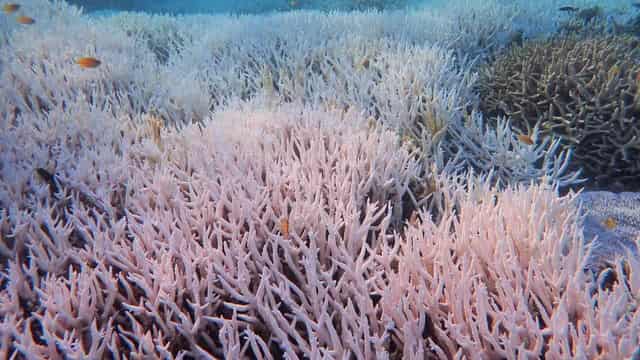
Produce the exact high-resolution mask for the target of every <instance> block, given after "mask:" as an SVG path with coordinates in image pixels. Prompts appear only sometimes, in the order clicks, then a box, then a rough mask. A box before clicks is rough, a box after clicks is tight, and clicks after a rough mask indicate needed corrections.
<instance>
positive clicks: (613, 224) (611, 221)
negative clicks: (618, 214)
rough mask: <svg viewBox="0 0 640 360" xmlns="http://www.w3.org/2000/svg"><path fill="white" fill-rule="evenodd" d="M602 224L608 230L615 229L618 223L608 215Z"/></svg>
mask: <svg viewBox="0 0 640 360" xmlns="http://www.w3.org/2000/svg"><path fill="white" fill-rule="evenodd" d="M603 224H604V226H606V228H607V229H609V230H613V229H615V227H616V226H617V225H618V223H617V222H616V219H614V218H612V217H611V216H609V217H608V218H607V220H605V221H604V222H603Z"/></svg>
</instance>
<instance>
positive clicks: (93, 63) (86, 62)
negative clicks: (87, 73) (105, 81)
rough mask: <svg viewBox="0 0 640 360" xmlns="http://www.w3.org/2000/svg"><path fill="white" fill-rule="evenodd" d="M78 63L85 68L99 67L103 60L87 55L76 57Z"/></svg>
mask: <svg viewBox="0 0 640 360" xmlns="http://www.w3.org/2000/svg"><path fill="white" fill-rule="evenodd" d="M76 64H78V65H80V67H82V68H85V69H93V68H97V67H98V66H100V64H102V62H101V61H100V60H98V59H96V58H94V57H90V56H86V57H81V58H78V59H76Z"/></svg>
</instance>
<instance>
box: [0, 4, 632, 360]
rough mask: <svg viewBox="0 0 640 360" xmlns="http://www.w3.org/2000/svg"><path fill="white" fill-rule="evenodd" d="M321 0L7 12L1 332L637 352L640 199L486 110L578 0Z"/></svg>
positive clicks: (250, 344) (287, 344)
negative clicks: (592, 181) (239, 10)
mask: <svg viewBox="0 0 640 360" xmlns="http://www.w3.org/2000/svg"><path fill="white" fill-rule="evenodd" d="M243 3H247V4H256V5H255V6H256V8H257V6H259V5H258V4H257V2H251V1H248V2H243ZM265 3H269V1H266V2H265ZM274 3H275V2H274ZM329 3H331V4H332V5H331V6H334V7H333V8H332V9H334V10H335V9H338V10H336V11H324V10H325V9H324V8H322V6H325V5H322V6H321V5H320V4H319V3H318V1H315V0H313V1H312V0H308V1H305V0H300V1H295V4H293V3H292V2H279V3H278V4H276V5H274V8H273V9H276V10H277V9H280V10H283V11H282V12H277V13H274V12H269V13H263V14H253V15H241V16H236V15H225V14H215V15H214V14H209V15H205V14H198V15H180V16H173V15H150V14H147V13H132V12H121V13H120V12H115V13H114V14H112V15H109V16H94V15H92V14H87V13H84V12H83V11H82V10H80V9H79V8H76V7H74V6H71V5H69V4H68V3H66V2H64V1H54V2H50V1H45V0H25V1H20V2H19V7H17V8H15V10H13V11H4V12H3V13H2V14H0V129H1V131H0V272H1V274H2V276H0V358H3V359H4V358H8V359H11V358H16V359H21V358H25V359H63V358H64V359H66V358H69V359H280V358H288V359H425V358H428V359H498V358H506V359H538V358H546V359H568V358H579V359H583V358H584V359H595V358H603V359H605V358H606V359H623V358H634V356H635V357H637V356H638V350H637V349H639V348H640V339H639V336H640V333H638V331H637V329H640V310H639V309H640V308H639V307H638V300H639V298H638V294H639V293H640V275H639V274H640V261H639V260H638V257H637V252H635V253H634V252H633V247H632V246H631V245H630V244H631V243H633V241H634V240H630V238H628V236H627V235H629V234H633V230H634V229H635V228H634V226H635V225H634V224H635V222H634V220H633V219H637V207H636V208H635V209H636V210H633V209H634V208H633V206H635V203H633V202H628V203H625V205H624V206H622V207H616V211H615V212H612V213H608V212H607V211H609V210H611V209H612V207H611V206H609V207H607V206H604V205H603V207H602V209H604V210H598V209H600V208H598V207H597V206H596V205H592V207H591V210H592V212H591V213H587V214H586V215H585V214H584V213H583V212H581V211H580V210H581V209H582V207H585V206H591V205H587V203H586V202H579V201H578V200H579V199H580V198H579V197H578V196H577V195H576V193H575V192H574V191H573V190H575V189H578V188H579V186H581V184H582V183H584V182H585V181H588V179H585V178H584V177H583V176H582V174H581V173H580V172H579V171H572V170H570V169H571V167H570V166H569V165H568V164H570V163H571V160H572V151H571V150H570V149H564V148H561V147H560V146H559V145H558V141H557V139H554V138H548V137H543V136H541V132H540V129H539V128H537V127H534V126H532V128H531V129H527V130H529V131H526V132H525V131H524V130H523V129H518V130H515V129H512V128H511V125H510V124H511V122H510V119H509V118H491V117H490V116H489V115H487V114H483V113H481V112H480V110H479V109H480V108H481V106H479V102H480V101H481V99H480V97H479V94H478V91H477V84H478V75H477V72H478V66H479V65H481V64H484V63H486V62H487V61H490V60H491V59H492V58H493V57H494V56H495V54H497V53H500V52H502V51H504V50H506V49H507V48H508V47H512V46H517V44H519V43H522V42H526V41H529V39H535V38H540V37H545V36H549V34H552V33H555V32H556V30H558V26H559V25H558V24H560V23H561V21H563V19H567V17H570V16H577V15H572V14H577V13H579V11H569V12H567V11H559V10H558V4H556V2H554V1H551V0H549V1H546V0H545V1H540V2H530V1H520V0H518V1H502V0H489V1H468V0H449V1H446V2H440V1H436V2H433V3H432V2H429V3H428V4H426V3H425V4H422V5H420V6H417V5H416V4H414V3H412V2H403V1H396V2H394V3H395V5H394V7H392V8H389V3H387V2H383V1H377V0H376V1H356V2H354V1H351V0H332V1H331V2H323V4H329ZM551 3H553V4H551ZM581 3H582V2H581ZM17 4H18V3H16V5H17ZM625 4H626V5H625ZM3 5H4V6H5V8H4V9H7V7H6V6H8V5H6V4H3ZM183 5H184V4H183ZM398 5H401V6H398ZM405 5H407V6H408V5H416V6H414V7H411V8H405ZM579 5H580V9H582V8H583V5H582V4H579ZM610 5H611V9H618V10H617V11H618V12H615V11H613V10H611V9H610V8H609V7H604V6H603V8H602V10H601V11H602V12H603V14H606V15H611V16H620V18H618V20H619V23H620V24H623V23H624V21H625V19H626V18H625V16H627V17H629V16H628V15H624V14H621V15H620V14H619V15H615V14H618V13H619V12H620V11H621V10H619V9H624V6H627V8H628V7H629V6H628V4H627V3H626V2H625V3H624V4H623V2H621V0H620V1H619V0H612V1H611V4H610ZM618 5H620V6H618ZM623 5H624V6H623ZM260 6H266V5H260ZM326 6H329V5H326ZM576 6H578V5H576ZM607 6H609V4H608V5H607ZM585 7H586V5H585ZM11 8H13V7H11ZM353 9H355V10H357V11H344V10H353ZM372 9H373V10H372ZM27 15H30V16H33V17H34V19H36V21H35V22H34V23H32V24H30V25H29V26H22V25H21V24H19V23H17V22H16V19H15V18H16V17H17V16H27ZM599 16H600V15H598V16H596V17H595V18H593V19H590V20H589V22H588V24H587V25H585V26H597V24H599V23H595V22H597V21H599V20H598V19H599V18H600V17H599ZM605 19H606V16H605ZM583 23H584V21H583ZM603 31H604V30H603ZM514 34H515V35H514ZM515 38H517V39H516V40H514V39H515ZM81 58H85V59H84V60H82V61H80V63H78V60H79V59H81ZM94 60H95V61H94ZM98 62H99V63H98ZM83 64H84V65H83ZM630 96H633V94H631V95H630ZM629 121H630V120H629ZM629 123H630V122H629ZM633 131H637V129H635V128H633V127H630V130H629V132H630V133H631V132H633ZM570 187H573V188H571V189H570ZM625 199H627V200H628V199H635V198H634V197H625ZM591 204H594V203H593V202H592V203H591ZM607 209H609V210H607ZM629 209H632V210H629ZM605 210H607V211H605ZM594 211H595V213H594ZM633 211H635V212H633ZM634 214H635V215H634ZM589 216H591V217H589ZM609 216H611V217H613V218H614V219H615V226H614V227H612V228H608V227H607V225H606V223H603V221H606V219H607V217H609ZM634 216H635V217H634ZM585 219H586V220H585ZM589 219H595V220H594V221H593V222H591V221H590V220H589ZM609 223H610V224H611V222H609ZM585 224H586V225H585ZM602 224H605V225H602ZM590 226H593V227H594V228H593V229H596V230H597V231H599V232H597V231H596V233H597V236H594V237H592V236H591V235H592V232H589V231H591V230H593V229H592V228H590ZM585 229H586V230H589V231H586V230H585ZM583 230H584V231H583ZM594 231H595V230H594ZM607 234H608V235H607ZM587 235H588V236H587ZM614 236H618V237H616V238H615V239H613V240H612V241H617V242H615V244H614V243H606V245H611V244H614V245H616V246H615V247H611V246H609V247H607V246H602V244H603V241H605V242H606V240H607V239H612V237H614ZM624 236H627V237H624ZM622 237H624V238H622ZM594 238H595V239H594ZM627 240H628V241H627ZM617 244H620V245H621V246H617ZM627 245H629V246H627Z"/></svg>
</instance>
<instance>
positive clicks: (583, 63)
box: [480, 36, 640, 190]
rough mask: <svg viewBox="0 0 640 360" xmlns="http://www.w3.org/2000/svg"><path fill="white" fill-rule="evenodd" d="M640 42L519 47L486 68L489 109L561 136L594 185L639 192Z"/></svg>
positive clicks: (484, 93)
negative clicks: (637, 179) (615, 184)
mask: <svg viewBox="0 0 640 360" xmlns="http://www.w3.org/2000/svg"><path fill="white" fill-rule="evenodd" d="M639 45H640V42H639V41H638V40H637V39H634V38H630V37H622V36H616V37H600V38H595V39H584V40H579V39H576V38H562V39H551V40H546V41H542V42H533V43H530V44H527V45H525V46H523V47H518V48H515V49H513V50H511V51H509V52H508V53H506V54H504V55H502V56H501V57H499V58H498V59H497V60H496V61H495V62H494V63H493V64H492V65H491V66H489V67H487V68H485V71H484V73H483V75H482V76H481V80H480V91H481V97H482V105H481V107H482V109H483V111H484V112H485V114H487V115H490V116H498V115H507V116H510V117H511V118H512V120H513V125H514V126H516V127H518V128H520V129H523V130H524V129H528V128H529V127H533V126H534V125H535V124H536V123H538V122H540V125H541V129H542V133H543V134H546V135H551V134H553V135H557V136H559V137H561V138H562V139H563V146H564V147H571V148H573V149H574V150H575V151H574V166H576V167H581V168H583V170H584V173H583V174H584V175H585V176H587V177H589V178H590V179H591V180H592V181H593V183H592V185H595V186H598V187H600V186H603V185H606V184H607V183H618V186H619V187H624V188H625V189H629V190H634V189H637V187H638V185H637V181H636V180H634V179H635V178H636V177H637V176H638V175H640V123H639V122H638V117H639V115H640V89H639V83H640V78H639V74H640V65H639V64H638V62H639V60H640V47H639Z"/></svg>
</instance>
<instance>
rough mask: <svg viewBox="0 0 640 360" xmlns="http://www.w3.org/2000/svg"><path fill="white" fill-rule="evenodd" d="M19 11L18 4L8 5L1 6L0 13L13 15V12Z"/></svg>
mask: <svg viewBox="0 0 640 360" xmlns="http://www.w3.org/2000/svg"><path fill="white" fill-rule="evenodd" d="M19 9H20V5H19V4H12V3H8V4H4V5H2V11H4V13H5V14H13V13H14V12H16V11H18V10H19Z"/></svg>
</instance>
